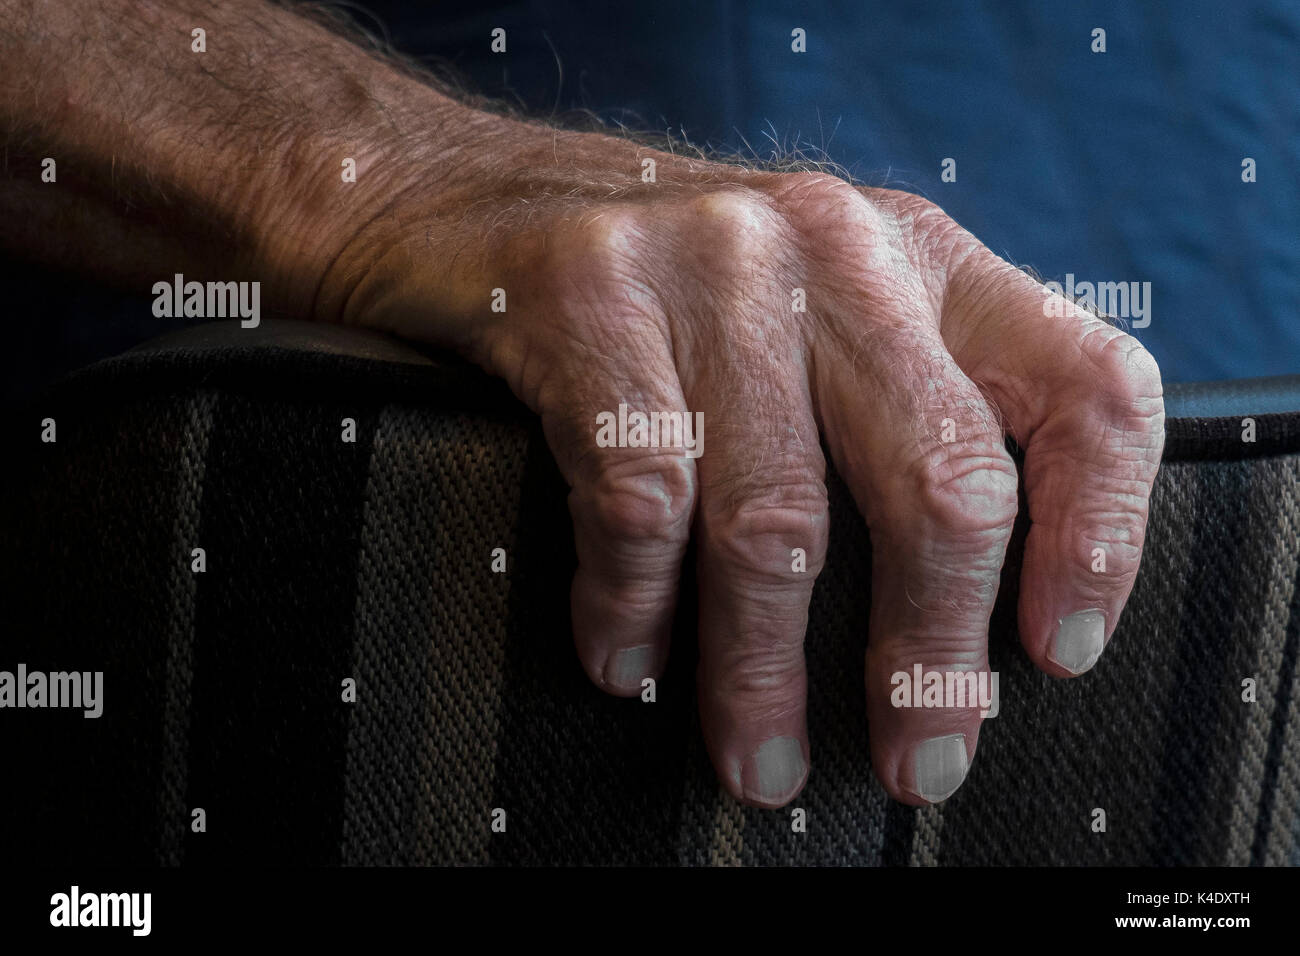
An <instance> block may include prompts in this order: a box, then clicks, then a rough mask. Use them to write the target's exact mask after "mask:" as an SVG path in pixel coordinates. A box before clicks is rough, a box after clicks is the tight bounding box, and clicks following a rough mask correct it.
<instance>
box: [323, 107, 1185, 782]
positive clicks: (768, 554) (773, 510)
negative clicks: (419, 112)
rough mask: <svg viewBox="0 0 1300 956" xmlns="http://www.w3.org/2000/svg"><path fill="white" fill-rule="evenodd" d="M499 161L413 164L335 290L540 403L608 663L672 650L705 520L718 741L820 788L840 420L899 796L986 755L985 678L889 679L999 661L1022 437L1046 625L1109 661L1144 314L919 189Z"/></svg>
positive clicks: (958, 774) (739, 776)
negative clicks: (1115, 321) (815, 624)
mask: <svg viewBox="0 0 1300 956" xmlns="http://www.w3.org/2000/svg"><path fill="white" fill-rule="evenodd" d="M519 135H521V136H523V137H525V138H526V137H527V135H529V134H527V133H524V132H523V131H522V130H521V131H520V133H519ZM645 159H654V160H655V161H656V166H657V176H656V180H655V182H652V183H645V182H640V181H639V176H638V173H640V171H641V170H642V169H644V168H647V167H646V165H645V163H644V160H645ZM494 169H495V172H489V173H485V174H482V175H480V176H479V177H478V178H477V179H476V180H475V181H474V182H472V183H469V184H467V185H466V186H465V187H464V188H463V189H461V190H458V191H456V192H455V194H454V198H453V199H451V200H448V199H447V198H446V193H445V191H443V190H439V191H438V195H436V196H429V197H426V196H425V195H423V194H422V192H421V190H420V188H419V187H418V186H417V187H415V188H414V190H413V191H407V192H404V193H403V199H402V201H401V203H400V204H399V205H397V206H395V207H391V208H390V210H389V213H388V215H387V216H386V217H385V218H384V219H383V220H382V222H381V224H380V225H378V226H377V227H375V228H372V229H369V230H363V231H362V232H361V234H360V237H359V238H358V239H357V240H356V241H355V242H354V243H353V245H352V246H350V247H349V248H348V249H347V250H346V251H345V252H344V253H343V254H342V255H341V256H340V258H339V260H338V263H337V265H336V268H335V269H334V270H333V271H332V272H331V274H330V277H329V278H328V280H327V281H326V284H325V286H324V288H325V290H326V297H325V299H326V301H331V302H339V303H343V302H346V307H345V309H344V311H345V312H346V315H345V316H344V317H345V318H346V320H348V321H352V322H361V323H367V324H373V325H377V326H380V327H383V328H387V329H391V330H395V331H397V332H399V333H401V334H404V335H407V336H411V337H414V338H421V339H426V340H429V341H432V342H436V343H439V344H442V345H449V346H452V347H454V348H456V349H459V350H460V351H461V352H463V353H464V354H465V355H467V356H469V357H471V358H472V359H474V360H475V361H477V362H478V363H480V364H481V365H482V366H483V367H484V368H486V369H488V370H489V371H491V372H493V373H494V374H496V375H499V376H501V377H503V378H504V379H505V380H506V381H507V382H508V383H509V384H510V386H511V388H512V389H513V390H514V392H515V393H516V394H517V395H518V396H519V397H520V398H521V399H523V400H524V401H525V402H527V403H528V405H529V406H530V407H531V408H533V409H534V410H535V411H536V412H537V413H538V414H540V415H541V417H542V421H543V423H544V426H545V429H546V434H547V436H548V439H549V442H550V446H551V449H552V450H553V452H554V453H555V455H556V458H557V459H558V461H559V463H560V466H561V468H562V470H563V472H564V475H565V477H566V478H567V479H568V482H569V483H570V485H571V486H572V488H573V492H572V495H571V497H570V507H571V510H572V514H573V521H574V533H575V539H576V544H577V553H578V560H579V566H578V570H577V573H576V575H575V578H574V582H573V594H572V610H573V629H574V639H575V642H576V644H577V649H578V656H579V658H580V659H581V661H582V664H583V667H585V668H586V671H587V673H588V674H589V675H590V677H591V679H592V680H593V681H595V682H596V683H597V684H598V685H599V686H600V687H602V688H604V689H605V690H606V691H608V692H609V693H612V694H618V695H622V696H632V695H637V694H640V693H641V691H642V681H643V680H644V679H645V678H655V677H658V675H659V674H660V671H661V670H662V668H663V666H664V663H665V659H666V658H667V656H668V654H669V646H668V645H669V632H670V625H671V622H672V618H673V613H674V605H675V601H676V597H677V592H678V587H679V581H678V577H679V572H680V565H681V561H682V557H683V553H684V551H685V549H686V546H687V542H688V539H689V538H690V537H691V535H692V534H695V535H696V536H697V545H698V566H699V607H700V616H699V642H700V655H701V659H700V667H699V699H700V711H701V720H702V724H703V728H704V733H705V735H706V738H707V744H708V749H709V753H710V754H711V756H712V759H713V762H714V766H715V767H716V769H717V772H718V775H719V777H720V779H721V780H722V782H723V784H724V786H725V787H726V788H727V790H728V791H729V792H730V793H731V794H732V795H733V796H735V797H737V798H740V799H743V800H745V801H746V802H749V803H752V804H755V805H758V806H765V807H776V806H780V805H782V804H784V803H786V802H788V801H789V800H791V799H792V798H793V797H794V796H795V795H796V794H797V793H798V792H799V790H800V788H801V787H802V786H803V785H804V782H805V780H806V779H807V775H808V772H809V766H810V760H811V758H812V754H813V750H812V747H811V744H813V743H815V741H812V742H810V741H809V738H808V733H807V724H806V719H805V697H806V694H807V693H808V691H809V688H808V686H807V679H806V673H805V668H804V657H803V642H804V639H805V629H806V625H807V622H808V603H809V597H810V595H811V593H812V589H813V586H814V582H815V580H816V577H817V573H818V571H819V570H820V568H821V566H822V563H823V560H824V557H825V554H826V547H827V536H828V534H829V533H830V529H829V527H828V523H827V496H826V488H825V485H824V477H825V472H826V461H825V458H824V456H823V453H822V440H823V439H824V440H825V444H826V447H827V448H828V449H829V452H830V456H831V458H832V460H833V461H834V463H835V466H836V468H837V469H838V471H839V472H840V474H841V475H842V476H843V477H844V478H845V480H846V481H847V483H848V485H849V487H850V488H851V490H852V492H853V495H854V497H855V500H856V501H857V504H858V507H859V509H860V510H861V512H862V515H863V517H864V518H865V520H866V522H867V524H868V526H869V528H870V533H871V540H872V547H873V562H874V566H873V570H872V580H871V582H870V585H871V595H872V613H871V624H870V630H871V632H870V635H869V641H868V650H867V660H866V677H865V679H866V692H867V701H868V714H867V717H868V724H869V727H870V736H871V752H872V757H873V763H874V765H875V769H876V773H877V775H878V776H879V778H880V781H881V782H882V783H883V784H884V786H885V788H886V789H887V790H888V791H889V793H890V794H891V795H892V796H893V797H895V798H896V799H899V800H902V801H905V802H907V803H913V804H922V803H925V802H933V801H938V800H942V799H944V798H945V797H947V796H948V795H949V794H951V793H952V792H953V791H954V790H955V789H956V788H957V787H958V786H959V785H960V784H961V782H962V779H963V778H964V776H965V774H966V770H967V768H968V766H969V762H970V760H971V759H972V758H973V757H974V755H975V749H976V742H977V739H978V736H979V729H980V722H981V716H980V710H981V703H980V701H979V700H978V699H976V695H974V694H973V693H972V694H971V697H970V698H969V699H968V700H967V701H965V703H966V704H967V706H956V707H954V706H951V705H952V703H954V702H953V701H951V700H950V701H948V704H949V706H946V707H942V706H941V707H938V708H931V707H921V708H916V707H912V706H901V707H900V706H895V704H896V703H898V702H900V701H906V703H907V704H909V705H910V704H911V703H913V700H912V697H911V691H910V690H908V691H905V692H901V693H897V694H896V691H897V690H898V689H899V687H900V686H902V685H901V684H896V683H895V682H894V681H892V680H891V678H892V677H893V675H895V674H897V673H899V672H905V673H906V674H907V675H908V678H909V680H910V678H912V677H913V675H914V665H917V664H919V665H921V666H922V668H923V671H924V672H925V673H929V672H931V671H937V672H939V674H940V675H941V676H942V675H945V674H947V673H949V672H959V673H960V672H967V671H980V670H987V668H988V659H987V640H988V623H989V616H990V612H991V610H992V607H993V602H994V598H995V595H996V592H997V587H998V580H999V574H1000V569H1001V566H1002V562H1003V556H1004V553H1005V550H1006V547H1007V541H1008V537H1009V535H1010V533H1011V529H1012V524H1013V521H1014V519H1015V516H1016V510H1017V473H1016V468H1015V465H1014V463H1013V462H1012V459H1011V457H1010V456H1009V454H1008V453H1007V450H1006V447H1005V439H1004V436H1005V435H1007V434H1010V435H1012V436H1014V438H1015V439H1016V440H1017V441H1018V442H1019V443H1020V444H1021V445H1022V446H1023V447H1024V448H1025V450H1026V457H1025V490H1026V495H1027V499H1028V507H1029V511H1030V516H1031V518H1032V521H1033V526H1032V529H1031V531H1030V533H1029V539H1028V545H1027V552H1026V555H1025V562H1024V572H1023V581H1022V587H1021V592H1020V633H1021V636H1022V640H1023V642H1024V645H1025V649H1026V651H1027V652H1028V654H1029V655H1030V657H1031V658H1032V659H1033V660H1034V662H1035V663H1036V664H1037V665H1038V666H1039V667H1041V668H1042V669H1043V670H1045V671H1046V672H1047V673H1049V674H1052V675H1054V676H1058V677H1069V676H1073V675H1077V674H1081V673H1083V672H1084V671H1087V670H1088V669H1089V668H1090V667H1092V666H1093V664H1094V663H1095V662H1096V661H1097V659H1098V657H1099V656H1100V655H1101V653H1102V650H1103V648H1104V646H1105V643H1106V640H1107V639H1108V638H1109V637H1110V635H1111V633H1112V632H1113V630H1114V628H1115V624H1116V621H1117V620H1118V618H1119V615H1120V612H1121V610H1122V608H1123V606H1124V602H1125V600H1126V599H1127V597H1128V594H1129V591H1130V590H1131V588H1132V586H1133V580H1134V576H1135V574H1136V572H1137V569H1138V561H1139V558H1140V555H1141V551H1142V539H1143V532H1144V526H1145V523H1146V517H1147V498H1148V494H1149V493H1150V490H1151V485H1152V481H1153V480H1154V477H1155V474H1156V469H1157V467H1158V464H1159V460H1160V453H1161V447H1162V444H1163V438H1164V429H1163V419H1164V413H1163V404H1162V401H1161V385H1160V375H1159V371H1158V369H1157V368H1156V364H1155V362H1154V361H1153V360H1152V358H1151V357H1150V355H1149V354H1148V353H1147V352H1146V351H1145V350H1144V349H1143V348H1142V346H1141V345H1140V344H1139V343H1138V342H1137V341H1136V340H1135V339H1133V338H1132V337H1131V336H1129V335H1126V334H1125V333H1123V332H1121V331H1119V330H1118V329H1116V328H1114V327H1112V326H1111V325H1109V324H1107V323H1106V322H1104V321H1102V320H1101V319H1099V318H1097V317H1096V316H1094V315H1092V314H1090V313H1087V312H1085V311H1083V310H1082V309H1079V308H1076V307H1075V305H1074V304H1073V303H1066V302H1063V301H1056V302H1049V298H1048V296H1049V293H1048V292H1047V291H1046V289H1045V288H1044V287H1043V286H1042V285H1040V284H1039V283H1037V282H1036V281H1034V280H1033V279H1031V278H1029V277H1028V276H1026V275H1025V274H1024V273H1023V272H1021V271H1020V270H1018V269H1016V268H1014V267H1013V266H1011V265H1009V264H1008V263H1006V262H1004V261H1002V260H1001V259H999V258H997V257H996V256H994V255H993V254H992V253H990V252H989V250H988V249H986V248H985V247H984V246H982V245H981V244H980V243H979V242H978V241H977V240H976V239H974V238H973V237H972V236H971V235H970V234H969V233H967V232H966V231H965V230H963V229H962V228H961V227H959V226H958V225H957V224H956V223H954V222H953V221H952V220H951V219H950V218H949V217H948V216H946V215H945V214H944V213H943V212H942V211H941V210H940V209H939V208H938V207H936V206H935V205H933V204H932V203H930V202H927V201H926V200H924V199H920V198H918V197H916V196H913V195H909V194H906V193H900V192H891V191H886V190H869V189H858V188H855V187H853V186H851V185H850V184H848V183H846V182H844V181H843V180H840V179H837V178H834V177H831V176H829V175H823V174H819V173H769V172H756V171H751V170H746V169H742V168H739V167H736V166H724V165H715V164H710V163H704V162H698V161H697V162H687V161H683V160H675V159H674V158H673V157H671V156H667V155H663V154H657V153H652V152H650V151H648V150H636V149H634V148H631V147H630V146H629V144H627V143H626V142H623V141H618V140H613V139H606V138H604V137H595V136H592V137H578V136H572V135H564V136H562V137H560V138H558V139H554V140H553V138H552V134H550V133H546V134H544V135H541V137H540V139H539V141H538V143H537V144H535V146H534V148H533V149H532V150H529V149H528V147H527V146H525V147H524V148H523V150H522V151H520V152H517V153H515V154H514V155H511V156H510V157H509V158H508V159H507V160H506V161H505V162H504V163H503V164H498V165H497V166H495V167H494ZM406 175H410V176H413V177H415V178H416V179H418V176H419V170H418V168H415V169H412V170H410V171H409V172H408V173H407V174H406ZM494 306H495V311H494ZM621 406H624V408H623V409H622V410H621V411H620V407H621ZM638 412H639V413H641V414H643V415H645V416H646V418H645V420H638V419H636V418H634V417H633V415H634V414H635V413H638ZM664 413H678V414H679V416H680V419H681V420H682V421H683V423H684V425H685V426H688V427H687V428H684V429H682V430H681V432H677V431H673V430H671V429H669V428H668V427H666V426H665V422H669V421H673V420H672V419H671V418H669V417H666V416H665V414H664ZM624 420H626V421H627V422H628V424H627V425H626V426H625V425H624V424H623V421H624ZM638 423H639V424H642V425H645V424H647V423H648V426H649V427H646V428H643V429H642V430H640V431H638V429H637V427H636V426H637V425H638ZM673 424H675V422H673ZM660 426H664V427H660ZM652 442H653V444H652ZM866 584H867V582H863V585H864V586H866ZM967 686H970V685H967ZM817 690H818V689H817V688H815V687H814V688H812V692H813V693H816V692H817ZM918 693H919V691H918ZM1043 746H1045V747H1050V746H1052V742H1051V741H1043Z"/></svg>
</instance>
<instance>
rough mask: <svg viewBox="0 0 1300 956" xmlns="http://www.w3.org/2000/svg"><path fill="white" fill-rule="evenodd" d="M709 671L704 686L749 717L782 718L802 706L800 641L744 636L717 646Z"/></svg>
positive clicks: (802, 683) (802, 659)
mask: <svg viewBox="0 0 1300 956" xmlns="http://www.w3.org/2000/svg"><path fill="white" fill-rule="evenodd" d="M710 671H711V673H709V674H708V675H707V676H706V677H705V680H704V681H703V682H702V683H703V684H704V686H707V687H709V688H710V690H711V693H712V694H713V695H714V696H715V697H717V698H718V699H721V700H723V701H726V702H727V704H728V706H730V707H732V708H733V709H736V710H740V711H743V712H744V713H745V714H746V715H747V716H749V717H753V718H759V717H761V718H777V717H784V716H787V715H789V714H791V713H794V712H797V710H798V709H799V707H801V706H802V703H803V692H804V658H803V642H802V640H787V639H779V638H771V637H765V636H757V635H753V634H751V635H747V636H746V637H745V638H744V639H742V640H736V641H733V642H730V643H727V644H724V645H722V646H720V647H718V648H717V649H716V659H715V660H714V661H713V662H712V666H711V667H710Z"/></svg>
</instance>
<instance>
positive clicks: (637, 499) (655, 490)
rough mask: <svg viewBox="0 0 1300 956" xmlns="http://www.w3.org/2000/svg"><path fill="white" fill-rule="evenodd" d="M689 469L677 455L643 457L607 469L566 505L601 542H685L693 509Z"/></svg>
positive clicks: (691, 481)
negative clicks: (604, 538) (602, 540)
mask: <svg viewBox="0 0 1300 956" xmlns="http://www.w3.org/2000/svg"><path fill="white" fill-rule="evenodd" d="M694 484H695V483H694V478H693V470H692V468H691V466H690V465H689V464H688V463H687V462H686V461H684V460H683V459H682V458H681V457H680V456H676V455H656V456H653V457H643V458H640V459H637V460H636V461H634V462H632V463H629V464H627V465H625V466H623V467H612V468H606V469H605V471H604V472H603V473H602V474H601V475H600V476H599V477H598V478H597V479H596V481H595V483H594V486H593V487H591V488H589V489H582V490H579V489H575V491H574V496H573V498H572V499H571V507H572V509H573V511H574V516H575V518H576V519H577V520H579V521H581V520H589V521H590V522H591V523H592V525H593V528H594V530H595V531H596V532H597V533H598V534H601V535H603V536H604V537H606V538H612V539H615V540H618V541H625V542H645V543H656V542H662V543H674V544H679V543H682V542H684V541H685V540H686V539H687V538H688V537H689V535H690V524H691V516H692V512H693V511H694V506H695V492H694Z"/></svg>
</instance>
